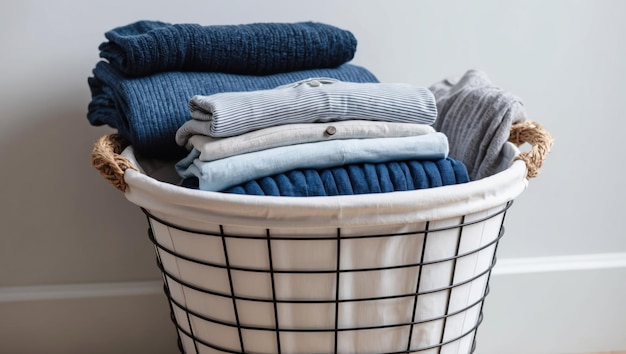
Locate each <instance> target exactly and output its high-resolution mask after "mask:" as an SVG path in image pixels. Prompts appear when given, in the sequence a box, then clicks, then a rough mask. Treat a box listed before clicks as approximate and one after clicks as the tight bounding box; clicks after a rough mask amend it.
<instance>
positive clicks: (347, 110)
mask: <svg viewBox="0 0 626 354" xmlns="http://www.w3.org/2000/svg"><path fill="white" fill-rule="evenodd" d="M189 109H190V112H191V117H192V118H193V120H196V121H201V122H205V123H206V124H201V125H199V124H197V122H195V124H194V123H190V122H192V121H193V120H192V121H188V122H186V123H185V124H183V125H182V126H181V127H180V128H179V129H178V131H177V133H176V140H177V141H186V140H187V139H188V138H189V137H190V136H192V135H206V136H212V137H230V136H235V135H240V134H243V133H246V132H249V131H254V130H258V129H262V128H268V127H272V126H277V125H283V124H294V123H317V122H332V121H343V120H351V119H359V120H376V121H385V122H400V123H418V124H427V125H431V124H433V123H434V122H435V119H436V118H437V105H436V102H435V98H434V96H433V94H432V92H431V91H430V90H428V88H425V87H419V86H414V85H411V84H404V83H354V82H345V81H340V80H336V79H330V78H314V79H307V80H302V81H298V82H295V83H292V84H288V85H283V86H279V87H277V88H274V89H270V90H257V91H248V92H223V93H217V94H213V95H209V96H202V95H196V96H194V97H192V98H191V100H190V101H189Z"/></svg>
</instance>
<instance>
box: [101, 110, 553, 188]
mask: <svg viewBox="0 0 626 354" xmlns="http://www.w3.org/2000/svg"><path fill="white" fill-rule="evenodd" d="M509 141H510V142H512V143H513V144H515V145H517V146H520V145H522V144H524V143H529V144H530V145H531V146H532V148H531V149H530V150H529V151H525V152H522V153H520V154H519V155H518V156H517V157H516V159H517V160H523V161H524V162H525V163H526V167H527V168H528V178H533V177H536V176H537V174H539V170H540V169H541V166H542V165H543V162H544V161H545V159H546V157H547V155H548V153H549V152H550V149H552V144H553V142H554V140H553V139H552V136H551V135H550V133H548V132H547V131H546V130H545V129H544V128H543V126H541V124H539V123H536V122H533V121H526V122H523V123H520V124H516V125H513V126H512V127H511V135H510V137H509ZM126 146H128V142H127V141H126V140H125V139H124V138H123V137H122V136H121V135H119V134H109V135H104V136H102V137H101V138H100V139H98V141H96V143H95V145H94V147H93V151H92V153H91V165H92V166H93V167H94V168H95V169H97V170H98V171H100V174H101V175H102V176H103V177H104V179H106V180H107V181H108V182H109V183H110V184H111V185H113V186H114V187H115V188H117V189H119V190H120V191H122V192H125V191H126V188H127V187H128V185H127V184H126V182H125V181H124V171H126V170H127V169H129V168H130V169H131V170H135V171H137V167H135V166H134V165H133V164H132V163H131V162H130V161H129V160H128V159H127V158H125V157H123V156H121V155H120V153H121V152H122V150H124V148H125V147H126Z"/></svg>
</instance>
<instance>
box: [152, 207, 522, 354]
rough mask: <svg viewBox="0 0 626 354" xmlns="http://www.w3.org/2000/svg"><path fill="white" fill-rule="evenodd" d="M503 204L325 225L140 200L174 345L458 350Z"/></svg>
mask: <svg viewBox="0 0 626 354" xmlns="http://www.w3.org/2000/svg"><path fill="white" fill-rule="evenodd" d="M511 204H512V201H510V202H508V203H506V204H504V205H502V206H500V207H497V208H494V209H490V210H487V211H481V212H478V213H473V214H471V215H464V216H459V217H458V218H452V219H449V220H444V221H426V222H423V223H417V224H414V225H403V226H401V227H399V228H395V229H392V231H393V232H388V233H386V232H379V231H380V230H378V229H376V228H374V229H371V228H356V229H352V228H350V227H337V228H329V227H323V229H324V230H329V229H332V234H330V233H328V232H322V233H320V232H319V231H315V232H316V233H310V232H308V231H307V230H305V231H304V232H302V230H297V231H295V232H293V230H292V233H290V232H285V231H284V230H275V229H272V228H264V229H263V230H257V231H255V232H230V231H228V229H229V227H228V226H225V225H216V226H215V230H211V231H207V230H195V229H191V228H187V227H184V226H181V225H176V224H174V223H172V222H168V221H166V220H164V219H162V218H159V217H157V216H156V215H153V214H152V213H150V212H149V211H148V210H146V209H143V208H142V210H143V212H144V213H145V214H146V216H147V217H148V221H149V229H148V234H149V238H150V240H151V241H152V243H153V244H154V247H155V251H156V255H157V265H158V267H159V269H160V270H161V272H162V275H163V281H164V293H165V295H166V296H167V298H168V301H169V304H170V310H171V317H172V321H173V322H174V325H175V327H176V329H177V332H178V345H179V349H180V351H181V352H182V353H279V354H282V353H335V354H336V353H377V354H395V353H429V354H430V353H437V354H442V353H445V354H447V353H463V354H465V353H473V352H474V350H475V347H476V341H475V336H476V332H477V329H478V327H479V325H480V323H481V322H482V318H483V316H482V308H483V302H484V299H485V297H486V296H487V294H488V292H489V287H488V282H489V278H490V275H491V271H492V269H493V267H494V265H495V263H496V250H497V246H498V242H499V240H500V239H501V237H502V236H503V235H504V226H503V224H504V218H505V215H506V211H507V210H508V209H509V208H510V206H511ZM233 230H236V229H233ZM181 239H186V240H187V241H189V242H187V244H186V245H185V244H184V243H183V242H181V241H180V240H181ZM242 249H246V251H245V252H243V254H239V255H238V252H241V251H242ZM251 250H253V251H251ZM250 252H251V253H250ZM261 253H262V254H261ZM261 258H262V259H263V260H262V261H258V259H261Z"/></svg>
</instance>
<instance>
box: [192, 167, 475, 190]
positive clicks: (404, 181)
mask: <svg viewBox="0 0 626 354" xmlns="http://www.w3.org/2000/svg"><path fill="white" fill-rule="evenodd" d="M466 182H469V176H468V173H467V168H466V167H465V165H464V164H463V163H462V162H461V161H458V160H454V159H451V158H445V159H439V160H409V161H394V162H385V163H361V164H352V165H345V166H338V167H333V168H326V169H319V170H315V169H297V170H292V171H289V172H286V173H280V174H276V175H273V176H268V177H263V178H259V179H256V180H253V181H248V182H245V183H242V184H240V185H238V186H234V187H231V188H228V189H226V190H224V191H222V192H224V193H232V194H247V195H269V196H289V197H313V196H334V195H355V194H367V193H388V192H398V191H410V190H417V189H426V188H434V187H441V186H448V185H453V184H460V183H466ZM182 186H184V187H187V188H195V189H197V188H198V179H197V178H195V177H193V178H187V179H185V180H183V183H182Z"/></svg>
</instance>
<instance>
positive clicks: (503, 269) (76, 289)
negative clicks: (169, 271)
mask: <svg viewBox="0 0 626 354" xmlns="http://www.w3.org/2000/svg"><path fill="white" fill-rule="evenodd" d="M625 267H626V253H601V254H587V255H571V256H552V257H531V258H509V259H501V260H498V262H497V264H496V266H495V268H494V270H493V275H494V276H502V275H510V274H530V273H542V272H556V271H577V270H595V269H611V268H625ZM162 293H163V284H162V283H161V281H140V282H120V283H86V284H58V285H34V286H17V287H0V303H3V302H15V301H42V300H55V299H72V298H89V297H109V296H136V295H155V294H162Z"/></svg>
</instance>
